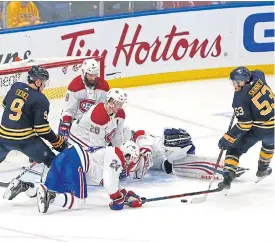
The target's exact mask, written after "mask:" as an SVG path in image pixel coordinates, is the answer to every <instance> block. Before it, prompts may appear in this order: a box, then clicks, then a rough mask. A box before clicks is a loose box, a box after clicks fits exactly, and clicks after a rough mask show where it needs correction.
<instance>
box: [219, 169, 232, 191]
mask: <svg viewBox="0 0 275 242" xmlns="http://www.w3.org/2000/svg"><path fill="white" fill-rule="evenodd" d="M234 178H235V173H234V172H232V171H228V170H225V171H224V172H223V181H222V182H220V183H219V184H218V187H219V188H220V190H221V191H222V190H224V191H225V193H224V195H225V196H226V195H227V193H228V191H229V189H230V187H231V182H232V181H233V179H234Z"/></svg>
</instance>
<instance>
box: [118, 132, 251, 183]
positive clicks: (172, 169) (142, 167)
mask: <svg viewBox="0 0 275 242" xmlns="http://www.w3.org/2000/svg"><path fill="white" fill-rule="evenodd" d="M128 136H129V135H128ZM191 139H192V138H191V136H190V135H189V133H187V132H186V131H185V130H183V129H175V128H166V129H165V130H164V134H163V136H162V137H158V136H153V135H151V134H149V133H147V132H145V131H144V130H138V131H136V132H134V135H133V137H132V140H134V142H136V144H137V145H138V146H139V148H140V159H139V161H138V163H137V164H136V167H135V168H134V169H131V171H130V172H129V173H128V174H126V173H125V172H123V173H122V175H121V178H124V177H126V176H128V175H129V176H130V177H131V178H132V179H142V178H143V177H144V176H145V174H146V173H147V172H148V170H149V169H155V170H163V171H164V172H165V173H167V174H170V173H173V174H175V175H178V176H183V177H192V178H206V179H209V178H211V177H212V175H213V174H214V173H215V165H216V158H209V157H202V156H197V155H195V149H196V148H195V146H194V145H193V142H192V140H191ZM222 169H223V165H222V164H221V165H219V166H218V169H217V171H216V175H215V179H222ZM246 170H247V169H245V168H241V167H238V169H237V176H241V175H242V174H243V173H244V172H245V171H246Z"/></svg>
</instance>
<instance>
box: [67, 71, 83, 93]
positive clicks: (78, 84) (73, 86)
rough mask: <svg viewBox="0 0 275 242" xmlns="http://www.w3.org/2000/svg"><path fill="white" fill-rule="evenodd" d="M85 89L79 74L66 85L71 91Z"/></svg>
mask: <svg viewBox="0 0 275 242" xmlns="http://www.w3.org/2000/svg"><path fill="white" fill-rule="evenodd" d="M82 89H85V85H84V83H83V81H82V77H81V75H79V76H77V77H75V78H74V79H73V80H72V81H71V83H70V84H69V86H68V90H69V91H71V92H78V91H80V90H82Z"/></svg>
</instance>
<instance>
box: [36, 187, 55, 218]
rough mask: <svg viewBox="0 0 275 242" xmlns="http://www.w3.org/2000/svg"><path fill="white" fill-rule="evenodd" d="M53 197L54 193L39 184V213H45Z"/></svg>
mask: <svg viewBox="0 0 275 242" xmlns="http://www.w3.org/2000/svg"><path fill="white" fill-rule="evenodd" d="M55 197H56V194H55V192H53V191H50V190H48V189H47V188H46V187H45V186H44V185H43V184H41V185H40V186H39V188H38V190H37V207H38V211H39V212H40V213H47V211H48V209H49V206H50V203H52V202H53V201H54V199H55Z"/></svg>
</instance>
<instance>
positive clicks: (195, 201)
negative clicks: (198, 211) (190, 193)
mask: <svg viewBox="0 0 275 242" xmlns="http://www.w3.org/2000/svg"><path fill="white" fill-rule="evenodd" d="M207 195H208V194H205V195H204V196H202V197H194V198H192V200H191V203H192V204H198V203H203V202H205V201H206V199H207Z"/></svg>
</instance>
